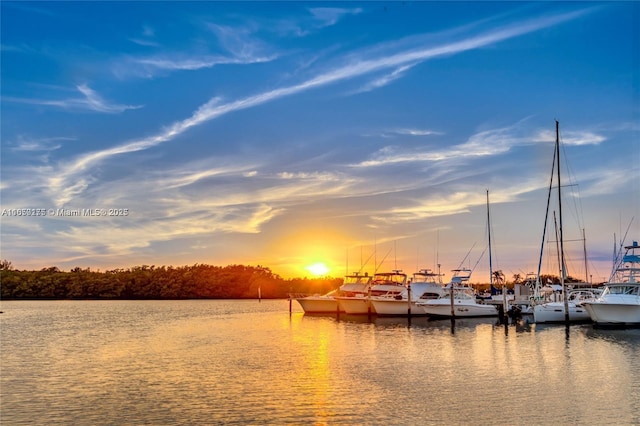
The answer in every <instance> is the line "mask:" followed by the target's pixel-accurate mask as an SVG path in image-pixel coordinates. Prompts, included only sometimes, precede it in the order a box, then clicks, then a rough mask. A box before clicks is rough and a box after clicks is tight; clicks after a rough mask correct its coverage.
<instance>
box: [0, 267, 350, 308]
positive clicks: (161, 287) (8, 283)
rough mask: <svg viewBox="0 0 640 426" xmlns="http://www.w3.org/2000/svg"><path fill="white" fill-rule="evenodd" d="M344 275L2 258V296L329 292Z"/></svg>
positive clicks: (166, 296)
mask: <svg viewBox="0 0 640 426" xmlns="http://www.w3.org/2000/svg"><path fill="white" fill-rule="evenodd" d="M340 284H342V279H341V278H330V277H325V278H294V279H283V278H282V277H280V276H279V275H277V274H274V273H273V272H272V271H271V270H270V269H269V268H267V267H263V266H245V265H228V266H224V267H221V266H212V265H205V264H195V265H192V266H179V267H174V266H159V267H158V266H155V265H152V266H148V265H142V266H135V267H132V268H128V269H113V270H108V271H95V270H91V269H90V268H85V269H83V268H79V267H76V268H73V269H72V270H70V271H61V270H60V269H59V268H57V267H55V266H52V267H48V268H43V269H41V270H39V271H26V270H25V271H20V270H17V269H14V268H13V267H12V265H11V262H9V261H7V260H2V261H1V262H0V298H1V299H2V300H27V299H31V300H35V299H50V300H55V299H78V300H81V299H255V298H258V295H259V294H260V296H261V297H262V298H265V299H278V298H286V297H288V295H289V294H290V293H326V292H328V291H330V290H332V289H334V288H337V287H338V286H340Z"/></svg>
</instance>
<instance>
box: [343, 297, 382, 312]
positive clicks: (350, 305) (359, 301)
mask: <svg viewBox="0 0 640 426" xmlns="http://www.w3.org/2000/svg"><path fill="white" fill-rule="evenodd" d="M338 306H339V307H340V310H341V311H343V312H344V313H346V314H349V315H367V314H373V313H375V310H374V308H373V306H372V305H371V301H370V300H369V298H367V297H339V298H338Z"/></svg>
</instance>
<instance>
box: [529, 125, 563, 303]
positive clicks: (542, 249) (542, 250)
mask: <svg viewBox="0 0 640 426" xmlns="http://www.w3.org/2000/svg"><path fill="white" fill-rule="evenodd" d="M557 126H558V122H557V121H556V133H557ZM556 139H557V136H556ZM555 168H556V149H554V150H553V161H552V162H551V178H550V179H549V191H547V209H546V211H545V215H544V227H543V228H542V243H541V244H540V257H539V258H538V274H537V275H536V288H535V292H534V296H535V299H536V300H537V299H538V297H540V287H542V283H541V282H540V272H542V256H543V255H544V240H545V238H546V237H547V222H548V221H549V206H550V204H551V189H552V188H553V175H554V173H555Z"/></svg>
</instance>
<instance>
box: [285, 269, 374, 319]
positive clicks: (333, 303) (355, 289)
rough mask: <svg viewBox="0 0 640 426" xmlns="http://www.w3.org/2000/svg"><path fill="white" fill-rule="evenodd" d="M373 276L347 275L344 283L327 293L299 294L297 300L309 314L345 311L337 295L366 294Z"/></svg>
mask: <svg viewBox="0 0 640 426" xmlns="http://www.w3.org/2000/svg"><path fill="white" fill-rule="evenodd" d="M370 280H371V277H370V276H369V275H368V274H367V273H365V274H364V275H362V274H360V273H358V272H356V273H354V274H351V275H346V276H345V277H344V281H343V283H342V285H341V286H340V287H339V288H337V289H334V290H332V291H330V292H328V293H326V294H313V295H298V296H297V297H295V299H296V301H297V302H298V303H299V304H300V306H302V309H303V310H304V312H305V313H307V314H324V313H327V314H328V313H334V314H335V313H340V312H344V311H343V310H341V309H340V306H339V304H338V299H337V298H336V297H337V296H348V297H353V296H355V295H365V296H366V294H367V292H368V289H369V281H370Z"/></svg>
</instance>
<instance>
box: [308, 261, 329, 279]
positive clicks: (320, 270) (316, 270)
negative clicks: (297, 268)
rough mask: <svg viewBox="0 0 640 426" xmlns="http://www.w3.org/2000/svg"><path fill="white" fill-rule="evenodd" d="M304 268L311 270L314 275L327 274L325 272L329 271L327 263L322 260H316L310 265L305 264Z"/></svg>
mask: <svg viewBox="0 0 640 426" xmlns="http://www.w3.org/2000/svg"><path fill="white" fill-rule="evenodd" d="M304 269H306V270H307V271H309V272H311V273H312V274H313V275H315V276H316V277H320V276H323V275H327V272H329V268H327V265H325V264H324V263H322V262H316V263H314V264H312V265H309V266H306V267H305V268H304Z"/></svg>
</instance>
